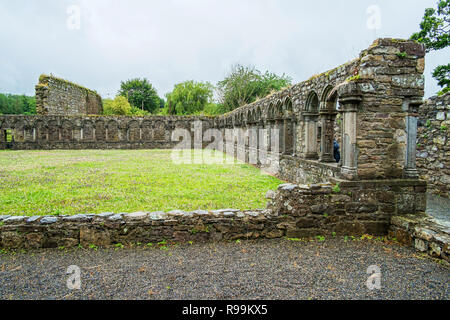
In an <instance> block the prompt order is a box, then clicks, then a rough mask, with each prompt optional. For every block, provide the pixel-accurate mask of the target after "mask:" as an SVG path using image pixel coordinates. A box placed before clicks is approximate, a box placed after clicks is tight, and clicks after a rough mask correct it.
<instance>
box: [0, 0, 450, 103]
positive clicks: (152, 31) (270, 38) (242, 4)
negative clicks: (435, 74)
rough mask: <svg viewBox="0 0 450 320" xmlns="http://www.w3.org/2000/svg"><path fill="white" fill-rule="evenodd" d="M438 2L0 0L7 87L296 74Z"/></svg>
mask: <svg viewBox="0 0 450 320" xmlns="http://www.w3.org/2000/svg"><path fill="white" fill-rule="evenodd" d="M436 2H437V0H395V1H394V0H386V1H385V0H371V1H366V0H315V1H311V0H308V1H306V0H304V1H303V0H127V1H125V0H86V1H83V0H40V1H32V0H14V1H11V0H0V30H1V31H0V43H1V46H0V92H9V93H15V94H23V93H25V94H28V95H34V86H35V85H36V83H37V82H38V78H39V75H40V74H42V73H47V74H50V73H53V74H54V75H56V76H59V77H62V78H65V79H67V80H70V81H73V82H76V83H79V84H81V85H83V86H85V87H88V88H92V89H95V90H97V91H98V92H99V93H100V94H101V95H102V96H103V97H104V98H107V97H114V96H115V95H116V93H117V90H118V89H119V86H120V81H121V80H127V79H129V78H135V77H146V78H148V79H149V80H150V81H151V82H152V84H153V85H154V86H155V87H156V89H157V90H158V93H159V94H160V95H161V96H163V95H164V94H165V93H167V92H169V91H171V90H172V89H173V86H174V85H175V84H176V83H179V82H182V81H185V80H196V81H210V82H211V83H213V84H216V83H217V81H220V80H221V79H223V78H224V76H225V75H226V74H227V73H228V71H229V69H230V66H231V65H232V64H236V63H240V64H245V65H249V64H250V65H254V66H255V67H256V68H258V69H260V70H261V71H265V70H269V71H271V72H275V73H278V74H282V73H285V74H287V75H289V76H290V77H292V78H293V80H294V82H295V83H297V82H301V81H303V80H306V79H308V78H309V77H310V76H312V75H313V74H317V73H321V72H324V71H326V70H328V69H331V68H334V67H336V66H338V65H340V64H343V63H345V62H347V61H348V60H351V59H353V58H355V57H357V56H358V54H359V52H360V51H361V50H363V49H365V48H367V47H368V46H369V45H370V44H371V43H372V42H373V40H374V39H376V38H379V37H394V38H409V36H410V35H411V34H412V33H413V32H416V31H418V26H419V23H420V21H421V18H422V16H423V13H424V9H425V8H426V7H436ZM78 12H79V14H80V15H79V16H80V19H79V20H78V19H77V13H78ZM378 13H379V14H378ZM78 22H79V23H78ZM449 57H450V50H449V49H446V50H443V51H441V52H434V53H430V54H429V55H428V56H427V61H426V62H427V68H426V71H425V73H426V96H427V97H428V96H430V95H433V94H434V93H436V92H437V91H438V86H437V84H436V81H435V80H434V79H433V78H432V77H431V75H430V74H431V72H432V70H433V69H434V67H436V66H437V65H438V64H444V63H445V64H446V63H448V61H449Z"/></svg>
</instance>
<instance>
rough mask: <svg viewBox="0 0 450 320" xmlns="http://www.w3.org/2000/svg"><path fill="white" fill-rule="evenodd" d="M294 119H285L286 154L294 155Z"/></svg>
mask: <svg viewBox="0 0 450 320" xmlns="http://www.w3.org/2000/svg"><path fill="white" fill-rule="evenodd" d="M292 124H293V122H292V120H291V119H284V139H283V140H284V148H283V150H284V154H285V155H289V156H292V154H293V153H294V152H293V146H292V145H293V130H292Z"/></svg>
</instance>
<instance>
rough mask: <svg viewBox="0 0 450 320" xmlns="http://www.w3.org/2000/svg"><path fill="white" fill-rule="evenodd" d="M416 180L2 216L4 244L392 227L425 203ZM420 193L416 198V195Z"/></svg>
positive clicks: (300, 234)
mask: <svg viewBox="0 0 450 320" xmlns="http://www.w3.org/2000/svg"><path fill="white" fill-rule="evenodd" d="M424 187H425V184H424V183H418V182H416V181H397V182H396V183H395V185H394V184H392V183H391V182H387V183H386V182H376V183H374V182H363V183H362V184H359V183H358V184H355V183H345V182H343V183H341V184H340V189H339V190H336V189H333V188H332V185H331V184H321V185H311V186H306V185H294V184H284V185H281V186H280V187H279V188H278V190H277V191H270V192H268V195H267V197H268V198H269V199H270V201H269V204H268V206H267V209H265V210H252V211H244V212H243V211H239V210H234V209H224V210H214V211H202V210H197V211H193V212H184V211H172V212H168V213H164V212H135V213H128V214H127V213H119V214H115V213H103V214H79V215H75V216H44V217H42V216H35V217H22V216H0V247H3V248H13V249H17V248H56V247H65V248H70V247H75V246H78V245H79V244H81V245H82V246H84V247H87V246H89V245H96V246H103V247H109V246H113V245H115V244H124V245H127V244H128V245H131V244H136V243H138V242H140V243H144V244H147V243H158V242H162V241H174V242H187V241H228V240H236V239H258V238H269V239H273V238H282V237H288V238H309V237H313V236H327V235H331V234H335V235H347V236H359V235H363V234H372V235H385V234H386V233H387V231H388V227H389V224H390V218H391V217H392V216H393V215H396V214H402V213H404V212H411V211H414V210H423V206H424V202H423V201H424V198H423V197H416V198H414V195H415V194H416V189H417V188H418V189H420V190H417V191H421V190H423V189H424ZM411 199H413V201H411Z"/></svg>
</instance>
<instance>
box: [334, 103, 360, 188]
mask: <svg viewBox="0 0 450 320" xmlns="http://www.w3.org/2000/svg"><path fill="white" fill-rule="evenodd" d="M360 102H361V97H359V96H348V97H344V98H341V99H339V104H340V106H341V110H340V112H341V114H342V143H341V161H342V168H341V172H342V174H344V175H345V176H346V177H347V178H349V179H350V178H355V177H356V176H357V174H358V152H357V145H356V135H357V132H356V119H357V113H358V105H359V103H360Z"/></svg>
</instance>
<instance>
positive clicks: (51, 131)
mask: <svg viewBox="0 0 450 320" xmlns="http://www.w3.org/2000/svg"><path fill="white" fill-rule="evenodd" d="M59 130H60V128H59V125H58V121H56V120H55V119H51V120H49V121H48V140H49V141H59Z"/></svg>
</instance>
